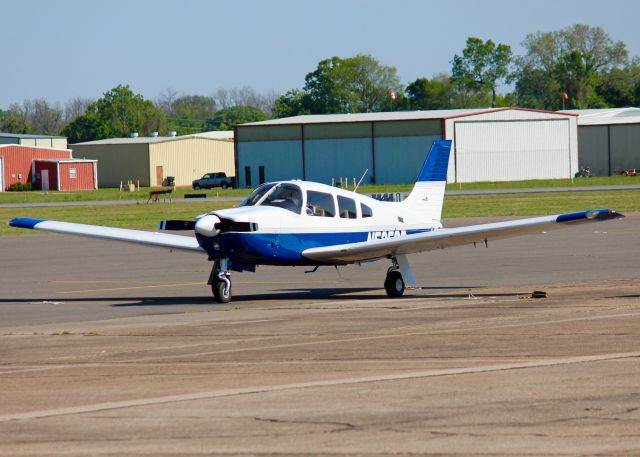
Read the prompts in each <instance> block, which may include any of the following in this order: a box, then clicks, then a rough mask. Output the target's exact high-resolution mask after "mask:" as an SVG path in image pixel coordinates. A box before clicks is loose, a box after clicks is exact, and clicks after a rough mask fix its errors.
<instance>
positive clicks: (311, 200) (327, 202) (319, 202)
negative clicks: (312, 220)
mask: <svg viewBox="0 0 640 457" xmlns="http://www.w3.org/2000/svg"><path fill="white" fill-rule="evenodd" d="M307 214H308V215H309V216H320V217H333V216H335V215H336V207H335V204H334V203H333V195H331V194H327V193H324V192H316V191H315V190H310V191H307Z"/></svg>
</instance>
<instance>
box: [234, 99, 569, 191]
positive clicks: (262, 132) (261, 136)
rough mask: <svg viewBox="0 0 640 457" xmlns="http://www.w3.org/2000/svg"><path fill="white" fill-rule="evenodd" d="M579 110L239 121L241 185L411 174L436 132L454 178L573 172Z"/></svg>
mask: <svg viewBox="0 0 640 457" xmlns="http://www.w3.org/2000/svg"><path fill="white" fill-rule="evenodd" d="M576 118H577V115H576V114H573V113H558V112H553V111H538V110H531V109H522V108H498V109H461V110H440V111H397V112H388V113H365V114H334V115H307V116H296V117H290V118H283V119H273V120H269V121H262V122H253V123H248V124H242V125H238V126H236V127H235V163H236V179H237V180H238V183H239V186H240V187H253V186H256V185H257V184H260V183H262V182H266V181H277V180H285V179H305V180H309V181H317V182H322V183H326V184H331V183H332V181H333V180H339V179H340V178H347V179H348V180H349V182H353V179H354V178H355V179H356V180H358V179H359V178H360V177H361V176H362V175H363V173H364V171H365V170H368V174H367V176H366V177H365V180H364V181H363V183H370V184H395V183H410V182H413V181H414V180H415V178H416V176H417V174H418V171H419V168H420V166H421V165H422V162H423V161H424V158H425V156H426V153H427V151H428V150H429V148H430V147H431V144H432V143H433V141H435V140H439V139H451V140H453V154H452V156H451V159H450V161H449V170H448V176H447V179H448V181H449V182H477V181H514V180H524V179H553V178H570V177H572V176H573V174H574V173H575V172H576V171H577V170H578V134H577V122H576Z"/></svg>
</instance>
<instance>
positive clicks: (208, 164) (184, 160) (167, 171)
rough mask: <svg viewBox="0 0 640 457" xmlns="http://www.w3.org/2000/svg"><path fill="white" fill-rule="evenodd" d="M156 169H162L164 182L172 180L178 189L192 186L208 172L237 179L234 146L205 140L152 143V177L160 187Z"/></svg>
mask: <svg viewBox="0 0 640 457" xmlns="http://www.w3.org/2000/svg"><path fill="white" fill-rule="evenodd" d="M156 167H162V173H163V178H166V177H167V176H173V177H174V178H175V184H176V185H177V186H190V185H191V182H192V181H193V180H194V179H198V178H200V177H201V176H202V175H204V174H205V173H209V172H225V173H226V174H227V176H234V175H235V163H234V157H233V142H232V141H221V140H210V139H205V138H185V139H179V140H174V141H163V142H159V143H151V144H150V148H149V174H150V176H151V177H152V185H154V186H155V185H157V184H156V182H155V180H156Z"/></svg>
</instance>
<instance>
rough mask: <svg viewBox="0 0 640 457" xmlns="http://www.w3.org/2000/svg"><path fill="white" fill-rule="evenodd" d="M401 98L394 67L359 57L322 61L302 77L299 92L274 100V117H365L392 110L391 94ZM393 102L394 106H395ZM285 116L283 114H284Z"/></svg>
mask: <svg viewBox="0 0 640 457" xmlns="http://www.w3.org/2000/svg"><path fill="white" fill-rule="evenodd" d="M391 89H393V90H395V92H396V94H397V95H398V96H399V98H400V97H401V95H400V94H401V93H402V87H401V84H400V79H399V78H398V75H397V70H396V69H395V67H390V66H386V65H381V64H380V62H378V60H376V59H375V58H374V57H372V56H370V55H366V54H358V55H356V56H354V57H349V58H347V59H342V58H340V57H335V56H334V57H331V58H329V59H324V60H321V61H320V62H319V63H318V67H317V68H316V69H315V70H314V71H312V72H310V73H308V74H307V75H306V77H305V85H304V89H303V90H302V91H298V90H295V89H294V90H290V91H288V92H287V93H286V94H284V95H283V96H281V97H279V98H278V99H277V100H276V108H275V114H276V116H278V117H283V116H284V115H288V116H294V115H298V114H332V113H364V112H371V111H384V110H389V109H390V108H391V99H390V96H389V92H390V90H391ZM400 101H402V100H397V101H396V106H398V103H397V102H400ZM285 113H286V114H285Z"/></svg>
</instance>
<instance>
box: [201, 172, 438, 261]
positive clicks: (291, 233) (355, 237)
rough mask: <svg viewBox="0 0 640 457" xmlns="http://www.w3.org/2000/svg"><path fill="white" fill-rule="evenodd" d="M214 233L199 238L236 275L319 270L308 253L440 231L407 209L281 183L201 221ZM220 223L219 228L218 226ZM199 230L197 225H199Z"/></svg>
mask: <svg viewBox="0 0 640 457" xmlns="http://www.w3.org/2000/svg"><path fill="white" fill-rule="evenodd" d="M211 216H213V218H211V222H215V224H210V227H213V226H214V225H215V227H217V229H211V230H200V232H202V233H199V231H198V229H197V228H196V237H197V239H198V242H199V243H200V245H201V246H202V247H203V248H204V249H205V250H206V251H207V253H208V254H209V256H210V257H211V258H212V259H229V260H231V262H232V264H233V266H234V267H235V269H240V270H253V269H254V268H255V265H258V264H262V265H316V264H317V262H314V261H311V260H309V259H306V258H305V257H304V256H303V254H302V253H303V251H304V250H305V249H308V248H314V247H323V246H331V245H342V244H349V243H359V242H366V241H372V240H376V239H384V238H394V237H401V236H407V235H411V234H414V233H420V232H425V231H430V230H434V229H438V228H441V225H440V223H439V221H427V220H425V219H424V217H421V215H420V214H418V213H416V212H415V211H412V210H411V208H409V207H406V206H404V205H402V203H395V202H382V201H379V200H375V199H373V198H371V197H368V196H366V195H361V194H357V193H355V192H351V191H348V190H344V189H339V188H336V187H331V186H327V185H325V184H320V183H314V182H309V181H282V182H277V183H268V184H264V185H263V186H260V187H258V188H257V189H256V190H254V191H253V193H252V194H251V195H250V196H249V197H248V198H247V199H246V200H245V201H244V202H242V204H241V205H240V206H238V207H235V208H230V209H225V210H219V211H213V212H211V213H207V214H204V215H202V216H199V218H198V221H197V222H196V224H200V225H201V226H203V225H206V224H205V222H208V221H207V220H206V219H204V218H207V217H211ZM218 221H219V222H218ZM196 227H198V225H196Z"/></svg>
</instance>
